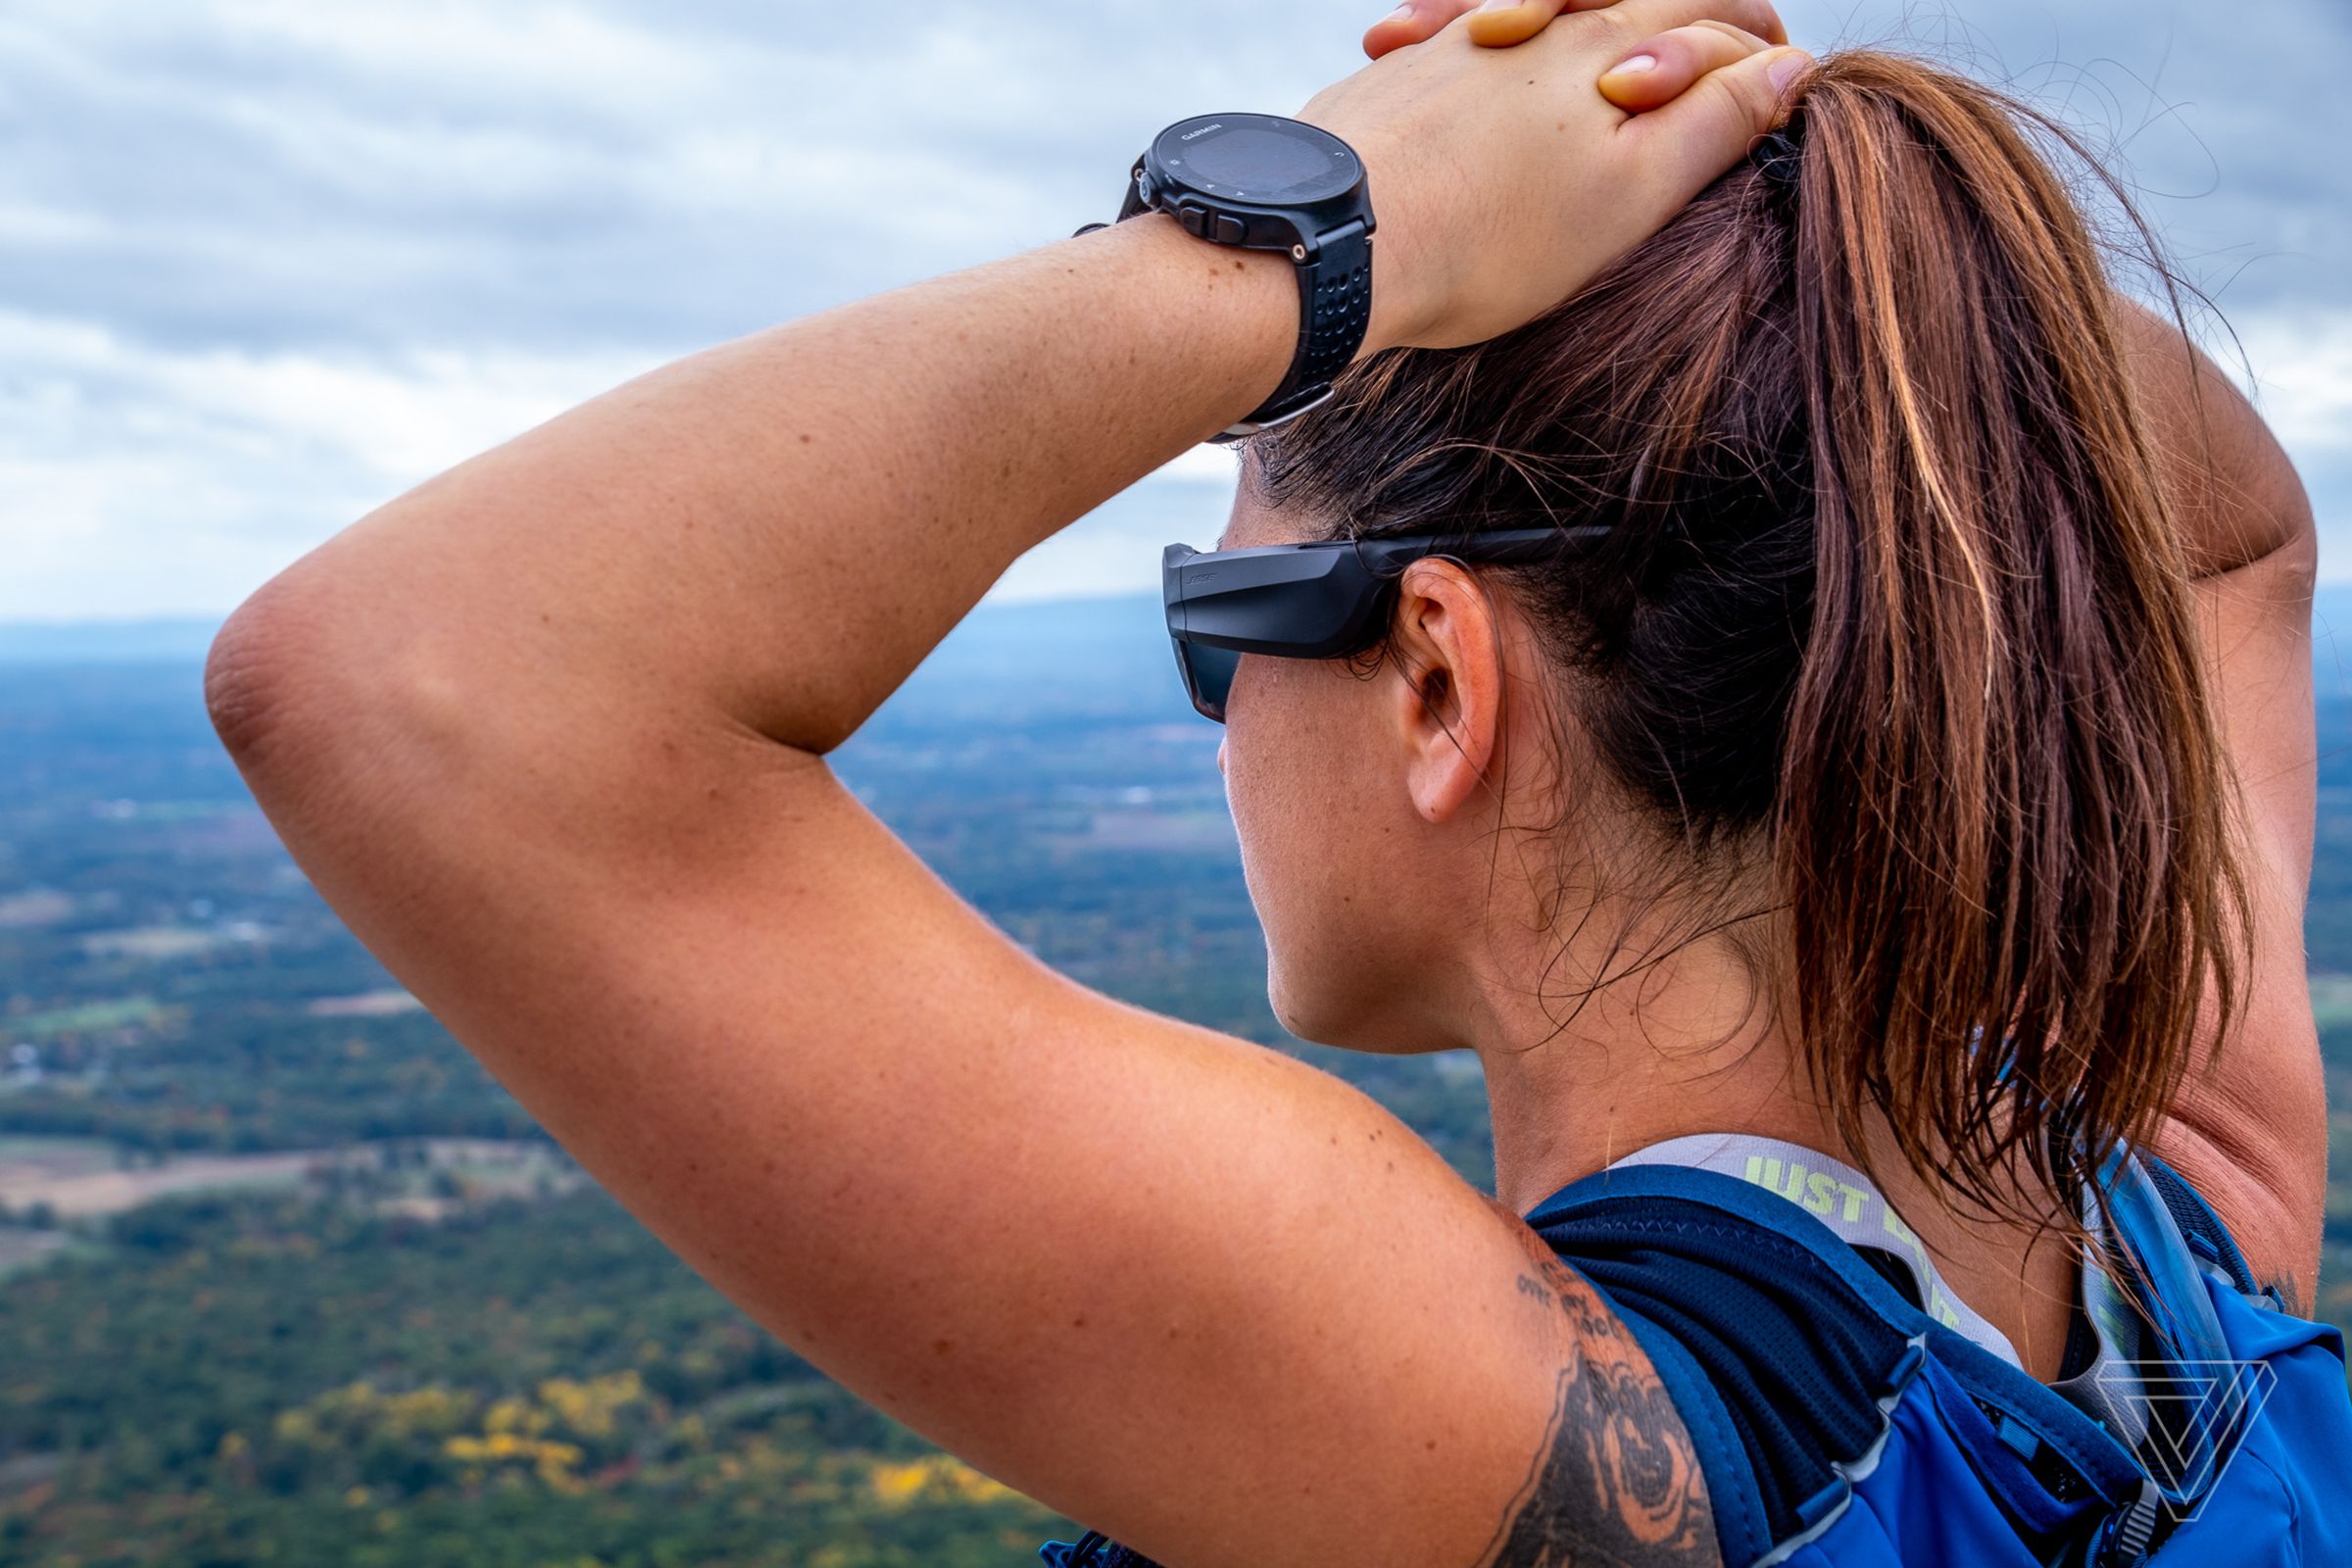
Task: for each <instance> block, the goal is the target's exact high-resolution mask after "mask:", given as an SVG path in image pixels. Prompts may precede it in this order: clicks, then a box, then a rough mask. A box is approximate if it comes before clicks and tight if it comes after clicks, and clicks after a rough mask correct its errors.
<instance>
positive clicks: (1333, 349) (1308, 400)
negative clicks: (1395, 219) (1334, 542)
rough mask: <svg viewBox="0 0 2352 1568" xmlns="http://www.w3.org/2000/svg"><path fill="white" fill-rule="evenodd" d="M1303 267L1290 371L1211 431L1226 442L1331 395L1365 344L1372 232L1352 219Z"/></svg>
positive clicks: (1324, 240) (1217, 439) (1369, 310)
mask: <svg viewBox="0 0 2352 1568" xmlns="http://www.w3.org/2000/svg"><path fill="white" fill-rule="evenodd" d="M1298 271H1299V346H1298V348H1297V350H1296V351H1295V352H1294V353H1293V354H1292V356H1291V368H1290V373H1289V374H1287V375H1285V376H1284V377H1283V379H1282V384H1281V385H1280V386H1278V387H1276V388H1275V389H1274V390H1273V392H1272V393H1271V394H1270V395H1269V396H1268V397H1267V398H1266V400H1265V401H1264V402H1263V403H1261V404H1259V405H1258V406H1257V407H1256V408H1254V409H1252V410H1250V413H1249V414H1248V415H1247V416H1245V417H1243V418H1242V419H1241V420H1240V421H1239V422H1238V423H1236V424H1233V425H1230V426H1228V427H1227V428H1225V429H1223V430H1220V431H1218V432H1217V433H1216V434H1215V435H1213V436H1210V437H1209V440H1211V441H1213V442H1216V443H1218V444H1219V445H1223V444H1225V443H1227V442H1232V441H1239V440H1241V439H1242V438H1243V437H1245V436H1250V435H1255V434H1256V433H1257V432H1258V431H1260V430H1262V429H1265V428H1266V427H1267V426H1268V425H1273V424H1280V423H1281V422H1282V421H1283V420H1285V419H1291V418H1296V417H1298V416H1299V415H1301V414H1304V413H1305V412H1306V411H1307V410H1309V409H1311V408H1313V407H1314V406H1315V405H1317V404H1319V403H1321V402H1323V401H1324V400H1325V399H1326V398H1328V397H1330V396H1331V378H1332V377H1333V376H1335V375H1338V374H1339V373H1340V372H1341V371H1342V370H1344V369H1346V368H1348V362H1349V361H1351V360H1353V359H1354V358H1355V351H1356V350H1357V349H1359V348H1361V347H1362V346H1363V342H1364V331H1365V329H1366V328H1367V327H1369V326H1370V325H1371V321H1372V236H1371V235H1370V234H1368V233H1366V232H1365V231H1364V223H1363V220H1362V219H1350V220H1349V221H1347V222H1346V223H1343V224H1341V225H1340V226H1339V227H1338V228H1335V229H1333V230H1332V231H1331V232H1330V233H1328V234H1324V235H1322V236H1320V237H1319V238H1318V240H1317V241H1316V248H1315V254H1314V256H1313V258H1312V259H1310V260H1308V261H1304V262H1300V263H1299V266H1298Z"/></svg>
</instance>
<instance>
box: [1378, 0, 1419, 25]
mask: <svg viewBox="0 0 2352 1568" xmlns="http://www.w3.org/2000/svg"><path fill="white" fill-rule="evenodd" d="M1412 14H1413V3H1412V0H1405V3H1404V4H1403V5H1400V6H1398V7H1397V9H1396V10H1394V11H1392V12H1390V13H1389V14H1388V15H1387V16H1385V17H1383V18H1381V19H1380V20H1381V21H1382V22H1402V21H1403V20H1404V19H1405V18H1407V17H1409V16H1411V15H1412Z"/></svg>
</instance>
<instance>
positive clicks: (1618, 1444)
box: [1481, 1200, 1722, 1568]
mask: <svg viewBox="0 0 2352 1568" xmlns="http://www.w3.org/2000/svg"><path fill="white" fill-rule="evenodd" d="M1490 1202H1492V1203H1493V1205H1494V1207H1495V1211H1496V1213H1497V1214H1498V1215H1499V1216H1500V1217H1501V1218H1502V1220H1503V1221H1504V1222H1505V1223H1506V1224H1507V1225H1509V1226H1510V1227H1511V1228H1512V1229H1513V1230H1515V1231H1516V1232H1517V1234H1518V1235H1519V1237H1520V1238H1521V1241H1522V1245H1523V1247H1524V1249H1525V1255H1526V1267H1525V1268H1524V1269H1523V1270H1522V1271H1521V1273H1520V1275H1519V1281H1518V1286H1519V1289H1520V1291H1521V1292H1523V1293H1524V1294H1526V1295H1527V1296H1529V1297H1530V1298H1531V1299H1535V1300H1537V1301H1539V1302H1540V1303H1542V1304H1543V1305H1544V1307H1545V1308H1546V1309H1548V1310H1550V1311H1551V1312H1553V1313H1555V1314H1557V1317H1558V1320H1559V1325H1560V1344H1561V1346H1562V1348H1563V1354H1562V1355H1561V1358H1560V1365H1559V1368H1558V1373H1557V1379H1558V1381H1557V1385H1556V1388H1555V1391H1554V1394H1553V1399H1552V1414H1551V1423H1550V1426H1549V1429H1548V1430H1547V1431H1546V1432H1545V1433H1544V1444H1543V1446H1542V1448H1541V1449H1540V1450H1539V1451H1538V1453H1537V1455H1536V1459H1535V1463H1534V1465H1533V1467H1532V1468H1531V1469H1530V1471H1529V1473H1528V1477H1527V1482H1526V1484H1525V1485H1524V1486H1523V1487H1522V1488H1521V1489H1520V1492H1519V1495H1518V1497H1517V1498H1516V1499H1515V1500H1514V1501H1513V1503H1512V1506H1511V1510H1510V1513H1509V1515H1508V1516H1507V1517H1506V1518H1505V1519H1504V1520H1503V1523H1502V1526H1501V1528H1500V1530H1499V1531H1497V1532H1496V1536H1495V1545H1494V1548H1493V1549H1492V1550H1491V1551H1490V1552H1489V1553H1488V1554H1487V1555H1486V1556H1485V1557H1484V1558H1482V1559H1481V1568H1554V1565H1566V1564H1569V1563H1582V1562H1593V1561H1599V1562H1610V1563H1626V1564H1634V1565H1649V1564H1658V1565H1665V1564H1675V1565H1678V1568H1690V1565H1698V1564H1712V1563H1718V1562H1720V1561H1721V1560H1722V1558H1721V1554H1720V1553H1719V1552H1718V1551H1717V1549H1716V1544H1715V1522H1714V1515H1713V1513H1712V1512H1711V1511H1710V1510H1709V1508H1708V1504H1707V1488H1706V1479H1705V1477H1704V1476H1703V1475H1701V1474H1700V1472H1699V1467H1698V1456H1697V1454H1696V1452H1695V1451H1694V1450H1693V1448H1692V1446H1691V1434H1690V1432H1689V1430H1688V1429H1687V1428H1686V1427H1685V1426H1684V1425H1683V1418H1682V1416H1681V1415H1680V1413H1678V1412H1677V1411H1676V1409H1675V1407H1674V1401H1673V1400H1672V1399H1671V1398H1670V1397H1668V1396H1667V1393H1666V1388H1665V1385H1664V1384H1663V1383H1661V1382H1660V1381H1659V1379H1658V1374H1657V1369H1656V1368H1655V1367H1653V1366H1652V1365H1650V1361H1649V1357H1648V1356H1646V1355H1644V1354H1643V1353H1642V1348H1641V1347H1640V1346H1639V1345H1637V1344H1635V1343H1634V1339H1633V1336H1632V1335H1631V1334H1629V1333H1628V1332H1627V1331H1626V1327H1625V1324H1624V1323H1623V1322H1622V1321H1620V1320H1619V1318H1618V1317H1617V1315H1616V1313H1614V1312H1612V1311H1610V1310H1609V1308H1608V1305H1607V1303H1606V1302H1604V1301H1603V1300H1602V1299H1600V1296H1599V1294H1598V1293H1597V1292H1596V1291H1594V1290H1593V1286H1592V1284H1591V1283H1590V1282H1589V1281H1587V1280H1586V1279H1585V1278H1584V1277H1583V1276H1582V1275H1580V1274H1578V1273H1577V1272H1576V1271H1575V1270H1573V1269H1571V1268H1569V1267H1568V1266H1567V1265H1566V1264H1564V1263H1562V1262H1561V1261H1560V1260H1559V1258H1558V1257H1557V1256H1556V1255H1555V1254H1554V1253H1553V1252H1552V1250H1551V1249H1550V1248H1549V1247H1547V1246H1545V1245H1544V1239H1543V1238H1542V1237H1540V1236H1538V1235H1537V1234H1536V1233H1535V1232H1534V1231H1533V1230H1531V1229H1529V1228H1528V1226H1527V1223H1526V1222H1525V1221H1524V1220H1522V1219H1521V1218H1520V1217H1519V1216H1518V1215H1517V1214H1514V1213H1513V1212H1511V1210H1510V1208H1509V1206H1508V1205H1506V1204H1504V1203H1502V1202H1500V1201H1496V1200H1490Z"/></svg>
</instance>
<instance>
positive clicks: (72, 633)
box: [0, 583, 2352, 706]
mask: <svg viewBox="0 0 2352 1568" xmlns="http://www.w3.org/2000/svg"><path fill="white" fill-rule="evenodd" d="M220 625H221V621H220V619H219V618H217V617H204V616H189V617H183V618H176V619H158V620H85V621H65V622H57V623H46V624H45V623H38V622H29V621H0V665H17V666H24V665H62V664H131V663H181V662H186V663H195V662H202V660H203V659H204V655H205V650H206V649H207V648H209V647H210V646H211V644H212V640H213V634H214V633H215V632H216V631H218V630H219V629H220ZM1166 636H1167V634H1166V632H1165V631H1164V630H1163V629H1162V622H1161V619H1160V606H1159V600H1158V598H1157V596H1155V595H1152V594H1122V595H1118V596H1115V597H1105V598H1099V599H1056V600H1046V601H1041V602H1038V603H1033V604H1015V605H987V606H983V607H982V608H981V609H979V610H978V611H975V612H974V613H972V615H971V616H970V617H969V618H968V619H966V620H965V621H964V623H963V624H962V625H961V626H958V627H957V628H956V633H955V635H954V636H952V637H950V638H949V639H948V640H947V641H946V642H945V643H943V644H941V646H940V648H939V650H938V652H936V653H935V654H933V655H932V657H931V658H930V659H929V660H927V661H925V662H924V665H923V668H922V671H921V672H920V674H919V675H918V676H917V678H916V679H915V680H914V681H913V682H911V683H910V684H911V686H912V688H913V690H914V691H915V692H918V693H921V694H922V695H923V697H925V698H936V697H944V696H945V695H946V694H947V692H948V691H949V690H951V689H954V688H959V687H963V686H965V685H966V684H967V683H968V682H979V683H983V684H985V685H988V686H991V687H994V688H997V689H998V690H1000V691H1006V692H1008V693H1019V692H1021V691H1022V690H1023V685H1024V683H1031V684H1032V686H1034V684H1035V683H1046V684H1051V685H1054V686H1057V687H1058V688H1060V693H1061V695H1062V696H1063V697H1065V698H1066V697H1068V696H1070V695H1073V693H1072V692H1071V688H1072V687H1073V686H1075V687H1078V688H1082V689H1083V688H1085V687H1089V686H1095V687H1100V688H1103V695H1104V696H1105V697H1107V696H1109V695H1110V693H1111V691H1112V690H1115V689H1116V688H1118V687H1122V686H1125V685H1127V684H1129V683H1131V682H1133V681H1135V680H1137V679H1140V678H1144V677H1145V676H1146V675H1147V673H1148V674H1149V675H1150V677H1151V678H1154V679H1156V678H1160V677H1165V679H1166V680H1167V681H1168V683H1169V689H1170V690H1175V689H1177V688H1176V686H1175V681H1176V675H1175V669H1174V665H1173V662H1171V661H1170V659H1169V655H1168V651H1167V643H1166ZM2312 663H2313V666H2314V670H2315V673H2316V676H2317V680H2318V687H2319V695H2320V696H2322V697H2324V698H2352V583H2323V584H2321V585H2320V590H2319V593H2318V595H2317V597H2316V599H2315V602H2314V604H2313V606H2312ZM1161 665H1165V666H1167V667H1165V668H1160V667H1158V666H1161ZM922 706H928V703H924V704H923V705H922ZM1023 706H1027V705H1026V704H1024V705H1023Z"/></svg>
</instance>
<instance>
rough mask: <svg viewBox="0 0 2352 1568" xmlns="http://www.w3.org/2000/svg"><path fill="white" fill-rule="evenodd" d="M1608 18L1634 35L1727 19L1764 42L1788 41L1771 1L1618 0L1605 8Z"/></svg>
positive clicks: (1782, 43)
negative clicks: (1607, 9) (1607, 10)
mask: <svg viewBox="0 0 2352 1568" xmlns="http://www.w3.org/2000/svg"><path fill="white" fill-rule="evenodd" d="M1609 20H1610V21H1611V22H1612V23H1616V24H1620V25H1623V26H1624V27H1625V28H1626V29H1627V30H1628V32H1629V33H1630V34H1631V35H1632V36H1634V37H1637V38H1646V37H1650V36H1652V35H1654V34H1657V33H1661V32H1667V31H1671V30H1672V29H1673V28H1676V27H1688V26H1690V25H1691V24H1693V23H1698V22H1728V23H1730V24H1731V25H1733V26H1735V27H1738V28H1739V29H1740V31H1741V32H1752V33H1754V34H1755V35H1756V36H1757V37H1759V38H1762V39H1763V40H1764V41H1765V42H1767V43H1770V44H1774V45H1785V44H1787V43H1788V42H1789V29H1788V27H1787V26H1786V25H1783V24H1782V22H1781V14H1780V13H1779V12H1778V11H1776V10H1774V9H1773V6H1772V0H1619V3H1618V4H1616V5H1614V6H1611V7H1610V8H1609Z"/></svg>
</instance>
